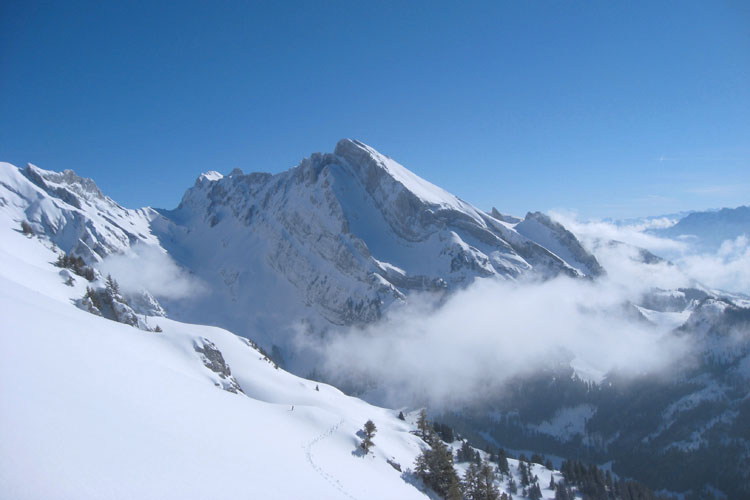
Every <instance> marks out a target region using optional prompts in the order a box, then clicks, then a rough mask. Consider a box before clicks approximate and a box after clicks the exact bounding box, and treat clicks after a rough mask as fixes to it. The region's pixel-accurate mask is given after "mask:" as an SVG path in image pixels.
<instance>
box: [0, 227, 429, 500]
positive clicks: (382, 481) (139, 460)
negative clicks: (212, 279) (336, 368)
mask: <svg viewBox="0 0 750 500" xmlns="http://www.w3.org/2000/svg"><path fill="white" fill-rule="evenodd" d="M0 230H1V231H2V239H1V240H0V241H2V245H1V246H0V318H2V328H0V336H1V337H2V343H3V352H4V353H5V354H4V356H3V360H2V363H0V490H2V495H0V496H2V497H3V498H13V499H40V498H76V499H83V498H92V499H100V498H113V499H114V498H122V499H132V498H140V499H148V498H154V499H156V498H159V499H163V498H182V499H187V498H223V497H226V498H238V497H239V498H245V497H248V496H249V497H252V498H320V499H324V498H325V499H328V498H386V497H387V498H424V495H423V494H422V493H421V492H419V491H418V490H417V489H416V488H415V487H414V486H412V485H410V484H408V483H406V482H405V481H404V480H403V479H402V478H401V473H399V472H398V471H396V470H395V469H394V468H393V467H392V466H391V465H389V464H388V463H387V460H392V461H394V462H398V463H403V464H404V465H405V466H410V465H411V464H412V463H413V461H414V458H415V457H416V455H417V454H418V453H419V452H420V449H421V448H420V447H421V446H424V445H423V443H421V440H419V439H418V438H416V437H415V436H413V435H412V434H410V433H409V431H410V430H411V429H412V426H410V425H409V424H407V423H405V422H402V421H401V420H398V419H397V418H396V413H395V412H393V411H391V410H386V409H382V408H377V407H373V406H371V405H368V404H366V403H364V402H362V401H360V400H358V399H355V398H350V397H347V396H345V395H344V394H342V393H341V392H340V391H338V390H337V389H335V388H333V387H331V386H328V385H325V384H319V385H318V384H316V383H315V382H312V381H308V380H304V379H300V378H298V377H295V376H293V375H291V374H289V373H286V372H284V371H283V370H280V369H277V368H275V367H274V365H273V364H272V363H271V362H269V361H268V360H266V359H265V358H264V356H263V355H262V354H261V353H260V352H259V351H257V350H256V349H255V348H254V347H252V345H251V344H250V343H249V342H248V341H246V340H245V339H242V338H240V337H237V336H235V335H233V334H231V333H229V332H227V331H226V330H222V329H219V328H213V327H206V326H198V325H188V324H183V323H178V322H175V321H171V320H168V319H165V318H154V317H152V318H149V321H150V322H151V323H152V324H155V323H158V325H159V326H160V327H161V329H163V332H162V333H152V332H144V331H142V330H139V329H136V328H133V327H130V326H126V325H123V324H120V323H116V322H113V321H109V320H106V319H103V318H101V317H98V316H94V315H92V314H89V313H87V312H84V311H82V310H80V309H78V308H76V307H74V306H73V304H72V300H73V299H74V298H77V297H79V296H80V295H82V294H83V293H84V292H85V286H86V282H85V280H83V279H79V280H78V281H76V282H75V283H74V285H73V286H66V285H65V284H64V283H63V278H62V277H61V276H60V275H59V273H58V269H57V268H55V267H54V266H53V265H52V264H51V262H53V261H54V258H55V253H54V251H53V250H51V249H50V248H48V247H46V246H45V245H43V244H42V242H41V241H39V240H37V238H33V237H26V236H24V235H22V234H20V233H18V232H14V231H13V229H12V228H9V227H7V225H6V224H3V225H2V227H1V228H0ZM207 344H208V345H213V346H214V347H213V348H214V349H216V350H218V351H219V352H220V353H221V355H223V356H221V358H222V359H223V360H224V363H225V364H226V365H228V367H229V368H230V369H231V376H232V377H233V378H234V380H236V382H237V384H238V385H239V387H240V388H241V390H242V392H241V393H239V392H238V393H231V392H228V391H226V390H222V386H224V385H225V384H224V382H226V377H224V378H223V377H222V376H221V375H220V373H218V372H216V371H212V370H211V369H210V368H209V367H208V366H206V361H204V356H205V355H203V354H201V353H200V352H198V349H201V350H202V351H204V352H206V347H205V346H206V345H207ZM209 357H210V356H209ZM219 371H220V370H219ZM316 386H317V387H318V389H316ZM292 407H293V408H294V409H293V410H292ZM367 419H372V420H373V421H374V422H375V423H376V425H377V427H378V432H377V436H376V438H375V444H376V446H375V448H374V449H373V452H372V453H371V454H370V455H368V456H367V457H364V458H363V457H361V456H360V455H359V454H357V453H356V452H357V446H358V443H359V441H360V439H359V438H358V437H357V434H356V433H357V430H358V429H360V428H361V427H362V425H363V424H364V422H365V421H366V420H367Z"/></svg>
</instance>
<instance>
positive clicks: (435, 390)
mask: <svg viewBox="0 0 750 500" xmlns="http://www.w3.org/2000/svg"><path fill="white" fill-rule="evenodd" d="M637 288H638V287H636V286H634V285H633V286H622V285H621V284H618V283H615V282H614V281H612V280H609V279H604V280H602V281H600V282H597V283H593V282H589V281H584V280H572V279H568V278H559V279H555V280H551V281H547V282H543V283H540V282H533V283H512V282H502V281H498V280H494V279H485V280H479V281H477V282H475V283H474V284H473V285H471V286H470V287H468V288H467V289H466V290H463V291H460V292H458V293H456V294H454V295H453V296H451V297H450V298H449V299H448V300H447V301H446V302H445V303H444V304H442V305H440V306H437V305H436V304H435V303H433V301H431V300H430V299H429V298H428V297H424V296H423V297H419V298H412V299H410V300H411V302H410V304H409V305H406V306H403V307H401V308H398V309H396V310H393V311H392V312H391V313H390V314H389V315H388V317H387V318H385V320H384V321H382V322H380V323H378V324H375V325H371V326H368V327H366V328H364V329H349V330H343V331H340V332H337V333H334V334H333V335H331V336H329V337H328V341H327V344H326V346H325V347H324V348H322V351H321V354H322V356H323V358H324V372H325V373H326V374H328V375H330V376H333V377H334V379H335V377H336V376H337V375H338V376H339V377H342V378H341V379H340V380H335V381H336V382H339V383H351V382H354V383H356V384H357V385H360V386H361V385H367V384H368V383H369V382H376V383H377V386H378V388H379V389H378V390H379V391H381V394H379V397H378V396H376V397H375V399H378V400H380V401H381V402H383V403H387V404H392V405H399V404H404V403H405V402H408V403H412V404H414V403H416V404H426V405H428V406H430V407H431V408H441V407H446V406H450V405H453V404H467V403H471V402H472V401H476V400H479V399H482V398H483V397H484V396H486V394H487V393H488V392H489V393H492V394H496V395H497V394H500V393H502V391H503V389H504V385H505V384H506V383H507V381H508V380H509V379H510V378H512V377H515V376H523V375H526V374H531V373H534V372H536V371H538V370H540V369H543V368H550V367H554V366H555V365H557V364H567V363H569V362H570V361H573V360H574V363H575V365H576V366H578V367H586V371H587V372H589V373H590V374H605V373H607V372H609V371H611V370H618V371H621V372H622V373H625V374H627V373H631V374H632V373H643V372H653V371H659V370H661V369H663V368H665V367H666V366H667V365H669V363H670V362H671V361H673V360H674V359H676V358H677V357H679V356H681V355H682V354H683V353H684V352H685V351H686V347H685V345H684V344H683V341H682V340H680V339H679V338H677V337H675V336H672V335H671V334H670V333H669V332H667V331H666V330H665V329H661V330H660V329H659V328H658V327H656V326H654V325H650V324H648V323H646V322H644V321H642V320H640V319H639V318H638V317H637V315H636V314H635V311H634V310H632V309H628V308H627V307H625V304H626V302H627V301H628V300H629V299H631V298H635V296H633V293H636V294H637V293H639V292H638V291H637V290H636V289H637ZM308 347H309V346H308ZM342 374H345V375H342Z"/></svg>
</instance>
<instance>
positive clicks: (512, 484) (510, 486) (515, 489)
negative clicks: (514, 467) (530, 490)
mask: <svg viewBox="0 0 750 500" xmlns="http://www.w3.org/2000/svg"><path fill="white" fill-rule="evenodd" d="M508 490H509V491H510V492H511V493H518V485H516V480H515V479H513V478H512V477H511V478H510V479H508Z"/></svg>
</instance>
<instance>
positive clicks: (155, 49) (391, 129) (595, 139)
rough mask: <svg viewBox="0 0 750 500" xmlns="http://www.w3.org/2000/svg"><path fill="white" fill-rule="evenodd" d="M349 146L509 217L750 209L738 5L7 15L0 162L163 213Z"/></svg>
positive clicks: (94, 5)
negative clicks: (238, 181) (224, 175)
mask: <svg viewBox="0 0 750 500" xmlns="http://www.w3.org/2000/svg"><path fill="white" fill-rule="evenodd" d="M155 4H158V5H155ZM342 137H353V138H357V139H360V140H362V141H364V142H366V143H368V144H370V145H372V146H374V147H375V148H377V149H379V150H380V151H381V152H383V153H385V154H387V155H389V156H391V157H392V158H394V159H396V160H398V161H399V162H400V163H402V164H404V165H405V166H406V167H408V168H410V169H411V170H413V171H415V172H416V173H418V174H419V175H421V176H423V177H425V178H427V179H428V180H430V181H432V182H434V183H436V184H438V185H440V186H442V187H444V188H446V189H448V190H449V191H452V192H454V193H455V194H457V195H459V196H460V197H462V198H464V199H466V200H467V201H470V202H472V203H474V204H476V205H478V206H479V207H481V208H485V209H489V208H490V207H492V206H493V205H494V206H497V207H498V208H499V209H500V210H501V211H504V212H509V213H516V214H523V213H525V211H527V210H543V211H546V210H549V209H555V208H566V209H577V210H578V211H579V212H580V213H581V214H582V215H586V216H602V217H604V216H614V217H624V216H638V215H647V214H658V213H665V212H672V211H677V210H684V209H691V208H692V209H701V208H708V207H718V206H736V205H740V204H748V203H750V2H746V1H736V2H725V1H708V0H706V1H699V2H690V1H675V2H669V1H646V2H633V1H597V2H591V1H585V2H584V1H580V2H578V1H573V0H571V1H520V0H514V1H497V2H494V1H493V2H487V3H479V2H476V3H475V2H451V3H445V4H441V3H439V2H425V3H419V2H410V1H409V2H393V3H388V2H360V1H346V2H344V1H342V2H338V1H325V2H324V1H307V2H188V1H185V2H169V3H167V2H164V3H160V2H148V1H146V2H108V1H104V2H100V1H97V2H86V3H81V2H75V1H66V2H44V3H42V2H35V1H31V0H20V1H17V0H4V1H2V2H0V160H4V161H10V162H12V163H15V164H17V165H23V164H25V163H26V162H32V163H35V164H37V165H38V166H40V167H42V168H47V169H52V170H62V169H67V168H72V169H74V170H76V171H77V172H78V173H79V174H81V175H84V176H87V177H93V178H94V179H95V180H96V181H97V183H98V184H99V185H100V186H101V187H102V189H103V190H104V191H105V192H106V193H108V194H109V195H110V196H112V197H113V198H114V199H115V200H117V201H119V202H120V203H121V204H123V205H125V206H129V207H138V206H142V205H152V206H156V207H165V208H172V207H175V206H176V205H177V203H178V202H179V199H180V197H181V196H182V193H183V192H184V190H185V189H186V188H187V187H189V186H190V185H192V183H193V182H194V180H195V177H196V176H197V175H198V174H199V173H200V172H202V171H206V170H218V171H221V172H229V171H230V170H232V169H233V168H235V167H240V168H242V169H243V170H244V171H246V172H247V171H257V170H262V171H270V172H279V171H281V170H284V169H286V168H289V167H291V166H293V165H295V164H297V163H298V162H299V160H300V159H301V158H303V157H305V156H308V155H309V154H310V153H312V152H314V151H331V150H332V149H333V147H334V145H335V144H336V141H337V140H338V139H340V138H342Z"/></svg>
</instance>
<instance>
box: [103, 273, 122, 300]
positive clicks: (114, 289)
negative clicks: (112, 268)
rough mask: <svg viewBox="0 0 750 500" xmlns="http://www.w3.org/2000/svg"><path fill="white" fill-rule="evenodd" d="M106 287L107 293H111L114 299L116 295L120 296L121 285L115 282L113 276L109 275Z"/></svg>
mask: <svg viewBox="0 0 750 500" xmlns="http://www.w3.org/2000/svg"><path fill="white" fill-rule="evenodd" d="M106 286H107V292H109V294H110V295H111V296H113V297H114V296H116V295H120V285H119V284H118V283H117V281H115V279H114V278H113V277H112V275H111V274H108V275H107V281H106Z"/></svg>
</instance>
